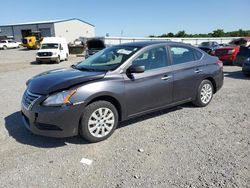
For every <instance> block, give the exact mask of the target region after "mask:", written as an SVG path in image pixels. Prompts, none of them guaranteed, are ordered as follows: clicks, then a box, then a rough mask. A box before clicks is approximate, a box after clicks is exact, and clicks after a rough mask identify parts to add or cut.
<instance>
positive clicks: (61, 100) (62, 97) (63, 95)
mask: <svg viewBox="0 0 250 188" xmlns="http://www.w3.org/2000/svg"><path fill="white" fill-rule="evenodd" d="M75 93H76V89H74V90H68V91H62V92H59V93H56V94H53V95H50V96H49V97H48V98H47V99H46V100H45V101H43V103H42V105H44V106H63V105H67V104H71V102H70V98H71V97H72V96H73V95H74V94H75Z"/></svg>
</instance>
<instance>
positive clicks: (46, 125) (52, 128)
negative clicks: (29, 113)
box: [35, 123, 62, 131]
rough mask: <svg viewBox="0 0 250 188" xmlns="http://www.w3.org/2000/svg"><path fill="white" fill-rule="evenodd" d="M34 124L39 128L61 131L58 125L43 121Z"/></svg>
mask: <svg viewBox="0 0 250 188" xmlns="http://www.w3.org/2000/svg"><path fill="white" fill-rule="evenodd" d="M35 126H36V127H37V128H38V129H40V130H50V131H62V129H61V128H60V127H57V126H56V125H51V124H45V123H35Z"/></svg>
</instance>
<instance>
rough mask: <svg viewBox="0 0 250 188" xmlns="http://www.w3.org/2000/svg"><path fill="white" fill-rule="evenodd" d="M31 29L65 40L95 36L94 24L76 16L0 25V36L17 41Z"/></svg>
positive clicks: (46, 35) (70, 40)
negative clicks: (10, 37)
mask: <svg viewBox="0 0 250 188" xmlns="http://www.w3.org/2000/svg"><path fill="white" fill-rule="evenodd" d="M32 31H40V32H41V35H42V36H43V37H64V38H66V40H67V42H73V41H74V40H75V39H77V38H79V37H95V26H94V25H92V24H90V23H87V22H85V21H82V20H80V19H77V18H73V19H65V20H51V21H43V22H30V23H20V24H12V25H0V36H13V37H14V39H15V40H16V41H17V42H21V41H22V38H24V37H26V36H27V35H28V34H29V33H30V32H32Z"/></svg>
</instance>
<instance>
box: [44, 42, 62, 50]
mask: <svg viewBox="0 0 250 188" xmlns="http://www.w3.org/2000/svg"><path fill="white" fill-rule="evenodd" d="M58 46H59V44H57V43H48V44H46V43H45V44H42V46H41V49H58Z"/></svg>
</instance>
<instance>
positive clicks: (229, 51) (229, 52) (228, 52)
mask: <svg viewBox="0 0 250 188" xmlns="http://www.w3.org/2000/svg"><path fill="white" fill-rule="evenodd" d="M234 52H235V49H232V50H228V51H227V54H229V55H230V54H233V53H234Z"/></svg>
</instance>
